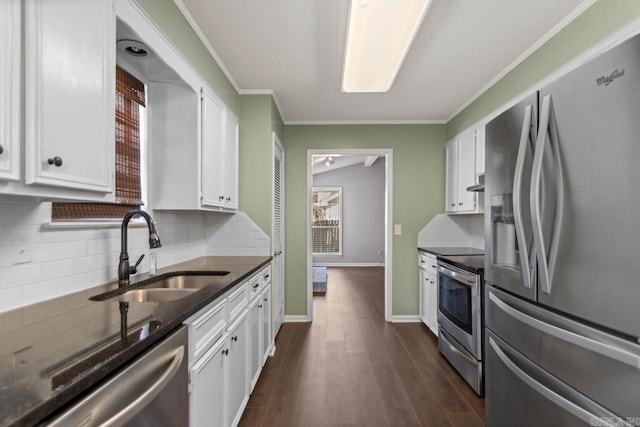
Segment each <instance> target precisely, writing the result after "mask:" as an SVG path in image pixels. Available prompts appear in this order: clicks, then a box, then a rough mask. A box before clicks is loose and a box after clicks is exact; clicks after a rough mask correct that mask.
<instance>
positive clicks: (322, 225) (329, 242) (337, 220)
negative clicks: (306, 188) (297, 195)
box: [311, 187, 342, 255]
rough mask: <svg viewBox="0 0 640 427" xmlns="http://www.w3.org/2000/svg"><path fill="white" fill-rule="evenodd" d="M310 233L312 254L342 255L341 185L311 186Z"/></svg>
mask: <svg viewBox="0 0 640 427" xmlns="http://www.w3.org/2000/svg"><path fill="white" fill-rule="evenodd" d="M311 197H312V199H311V200H312V201H311V207H312V208H311V215H312V218H311V224H312V225H311V235H312V241H313V243H312V244H313V254H314V255H342V187H313V189H312V193H311Z"/></svg>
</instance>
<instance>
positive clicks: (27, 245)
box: [11, 234, 33, 264]
mask: <svg viewBox="0 0 640 427" xmlns="http://www.w3.org/2000/svg"><path fill="white" fill-rule="evenodd" d="M11 254H12V257H11V258H12V261H13V263H14V264H24V263H26V262H31V258H32V254H33V245H32V244H31V239H30V238H29V237H28V236H27V235H25V234H14V235H13V236H11Z"/></svg>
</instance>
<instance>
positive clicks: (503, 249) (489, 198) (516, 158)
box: [485, 94, 538, 299]
mask: <svg viewBox="0 0 640 427" xmlns="http://www.w3.org/2000/svg"><path fill="white" fill-rule="evenodd" d="M537 111H538V104H537V94H533V95H531V96H529V97H528V98H526V99H525V100H523V101H522V102H520V103H519V104H517V105H515V106H513V107H512V108H510V109H509V110H507V111H505V112H504V113H502V114H501V115H499V116H498V117H496V118H495V119H493V120H492V121H491V122H489V123H488V124H487V126H486V135H485V137H486V146H485V150H486V153H487V155H486V172H485V206H486V207H487V208H488V209H487V212H485V236H486V239H485V280H486V281H487V282H489V283H492V284H494V285H496V286H499V287H501V288H503V289H507V290H509V291H510V292H513V293H516V294H518V295H521V296H523V297H526V298H530V299H535V296H536V286H535V283H536V277H535V250H534V248H533V234H532V228H531V218H530V216H531V214H530V208H529V199H530V197H529V189H530V179H531V170H532V169H531V168H532V164H533V151H534V142H535V140H536V128H537V121H538V120H537Z"/></svg>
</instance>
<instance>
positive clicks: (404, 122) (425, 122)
mask: <svg viewBox="0 0 640 427" xmlns="http://www.w3.org/2000/svg"><path fill="white" fill-rule="evenodd" d="M284 124H285V125H446V124H447V122H446V121H445V120H317V121H315V120H287V121H285V122H284Z"/></svg>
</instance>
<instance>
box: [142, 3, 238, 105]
mask: <svg viewBox="0 0 640 427" xmlns="http://www.w3.org/2000/svg"><path fill="white" fill-rule="evenodd" d="M138 3H139V4H140V6H142V8H143V9H144V10H145V11H146V12H147V14H148V15H149V16H150V17H151V19H153V21H154V22H155V23H156V25H157V26H158V27H159V28H160V29H161V30H162V32H164V34H165V35H166V36H167V37H168V38H169V39H170V40H171V42H172V43H173V44H174V45H175V46H176V47H177V48H178V50H179V51H180V52H181V53H182V55H183V56H184V57H185V58H186V59H187V61H189V62H190V63H191V65H192V66H193V67H194V68H195V69H196V70H197V71H198V72H199V73H200V75H202V77H203V78H204V79H205V80H206V81H207V82H209V85H210V86H211V88H212V89H213V90H214V91H215V92H216V93H217V94H218V96H220V97H221V98H222V100H223V101H224V102H225V103H226V104H227V105H228V106H229V108H231V109H232V110H233V111H234V113H235V114H236V115H238V111H239V106H240V105H239V104H240V100H239V97H238V92H237V91H236V90H235V89H234V87H233V85H232V84H231V83H230V82H229V79H227V76H225V75H224V73H223V72H222V69H221V68H220V66H218V64H217V63H216V61H214V59H213V57H212V56H211V54H210V53H209V51H208V50H207V48H206V47H205V46H204V45H203V44H202V42H201V41H200V39H199V38H198V36H197V35H196V33H195V32H194V31H193V29H192V28H191V26H190V25H189V23H188V22H187V20H186V19H185V18H184V16H183V15H182V13H181V12H180V10H179V9H178V7H177V6H176V5H175V3H174V2H173V0H138Z"/></svg>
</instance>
